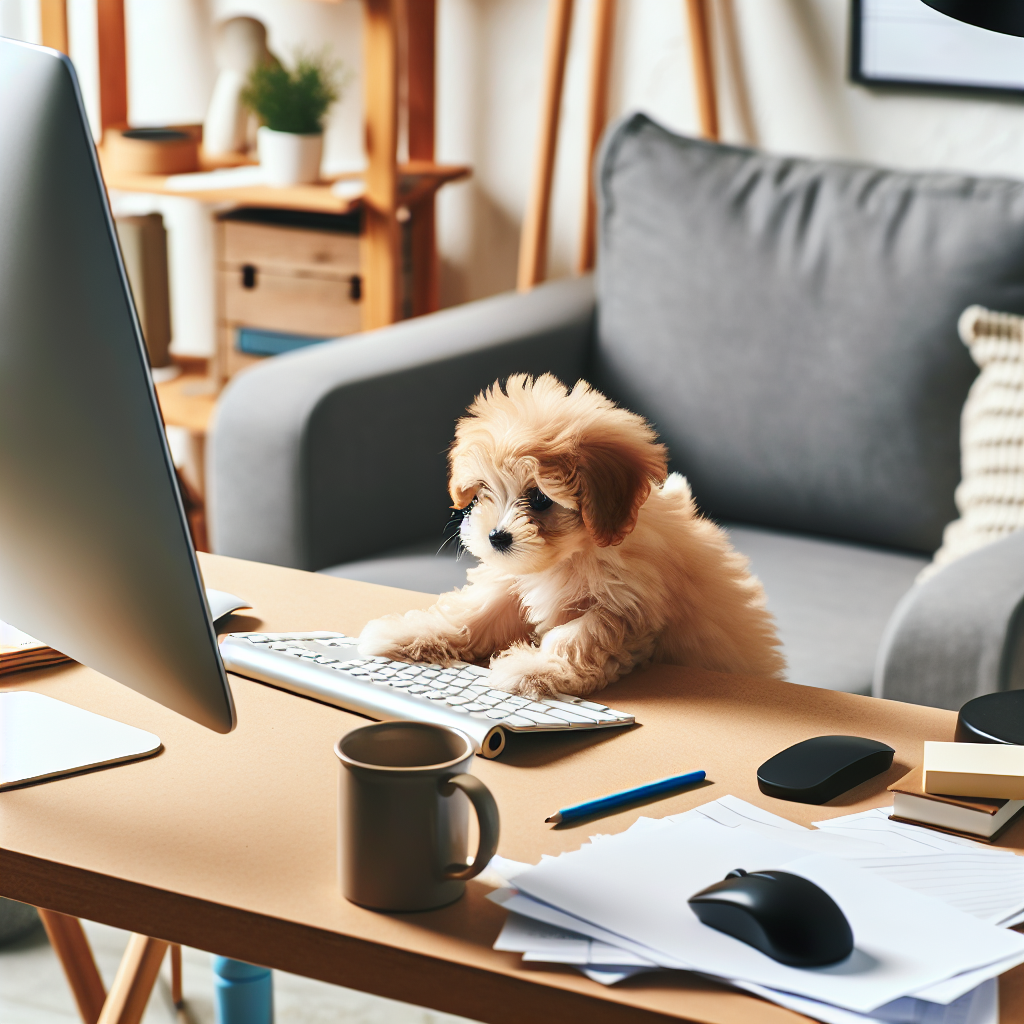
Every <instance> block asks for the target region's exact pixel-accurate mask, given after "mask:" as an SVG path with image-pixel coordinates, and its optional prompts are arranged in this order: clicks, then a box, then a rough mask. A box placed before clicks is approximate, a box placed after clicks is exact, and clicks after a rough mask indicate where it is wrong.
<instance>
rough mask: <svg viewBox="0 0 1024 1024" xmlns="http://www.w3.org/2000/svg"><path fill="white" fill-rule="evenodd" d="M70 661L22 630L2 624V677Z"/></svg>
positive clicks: (0, 648)
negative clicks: (11, 673)
mask: <svg viewBox="0 0 1024 1024" xmlns="http://www.w3.org/2000/svg"><path fill="white" fill-rule="evenodd" d="M70 660H71V659H70V658H69V657H68V656H67V655H66V654H61V653H60V651H55V650H54V649H53V648H52V647H48V646H47V645H46V644H44V643H43V642H42V641H40V640H36V639H35V638H33V637H30V636H29V635H28V634H27V633H22V632H21V630H20V629H15V628H14V627H13V626H9V625H8V624H7V623H6V622H0V676H5V675H7V674H8V673H10V672H24V671H25V670H26V669H30V668H42V667H43V666H44V665H56V664H59V663H60V662H62V661H70Z"/></svg>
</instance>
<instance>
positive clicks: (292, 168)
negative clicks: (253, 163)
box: [256, 126, 324, 188]
mask: <svg viewBox="0 0 1024 1024" xmlns="http://www.w3.org/2000/svg"><path fill="white" fill-rule="evenodd" d="M256 145H257V148H258V150H259V154H260V167H262V168H263V172H264V174H265V175H266V182H267V184H268V185H274V186H276V187H278V188H283V187H284V186H286V185H308V184H309V183H310V182H314V181H319V180H320V157H321V156H322V155H323V151H324V137H323V135H322V134H317V135H296V134H295V133H294V132H275V131H274V130H273V129H271V128H267V127H266V126H264V127H262V128H260V130H259V131H258V132H257V133H256Z"/></svg>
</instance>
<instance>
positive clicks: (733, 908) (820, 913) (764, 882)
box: [687, 868, 853, 967]
mask: <svg viewBox="0 0 1024 1024" xmlns="http://www.w3.org/2000/svg"><path fill="white" fill-rule="evenodd" d="M687 902H688V903H689V904H690V906H691V907H692V908H693V912H694V913H695V914H696V915H697V917H698V918H700V920H701V922H702V923H703V924H706V925H709V926H710V927H712V928H717V929H718V931H720V932H725V933H726V935H731V936H733V938H736V939H739V940H740V942H745V943H747V945H748V946H753V947H754V948H755V949H759V950H760V951H761V952H762V953H764V954H765V955H766V956H770V957H771V958H772V959H773V960H778V961H779V963H783V964H786V965H788V966H789V967H824V966H825V965H826V964H834V963H836V962H837V961H839V960H843V959H845V958H846V957H848V956H849V955H850V953H852V952H853V931H852V930H851V928H850V922H849V921H847V920H846V915H845V914H844V913H843V912H842V910H840V909H839V906H838V905H837V904H836V902H835V900H833V899H832V897H831V896H829V894H828V893H827V892H825V890H824V889H821V888H819V887H818V886H817V885H815V884H814V883H813V882H812V881H810V880H809V879H806V878H802V877H801V876H800V875H793V874H790V872H788V871H752V872H750V873H749V874H748V873H747V872H746V871H744V870H743V869H742V868H737V869H736V870H735V871H730V872H729V874H728V875H726V876H725V879H724V880H723V881H721V882H716V883H715V884H714V885H709V886H708V887H707V888H706V889H702V890H701V891H700V892H698V893H696V894H695V895H693V896H691V897H690V899H689V900H688V901H687Z"/></svg>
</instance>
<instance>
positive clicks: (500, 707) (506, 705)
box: [494, 700, 519, 715]
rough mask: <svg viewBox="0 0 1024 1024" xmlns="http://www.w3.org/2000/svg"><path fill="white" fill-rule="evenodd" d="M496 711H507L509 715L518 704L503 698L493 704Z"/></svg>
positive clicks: (513, 712)
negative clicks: (498, 702)
mask: <svg viewBox="0 0 1024 1024" xmlns="http://www.w3.org/2000/svg"><path fill="white" fill-rule="evenodd" d="M494 707H495V710H496V711H507V712H508V713H509V714H510V715H514V714H515V713H516V712H517V711H518V710H519V705H518V704H513V703H512V701H510V700H503V701H502V702H501V703H500V704H495V705H494Z"/></svg>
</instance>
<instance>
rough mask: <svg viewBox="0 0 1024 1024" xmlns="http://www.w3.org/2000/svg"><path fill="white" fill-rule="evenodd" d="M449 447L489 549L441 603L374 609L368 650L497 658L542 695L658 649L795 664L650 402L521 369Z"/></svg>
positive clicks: (468, 522)
mask: <svg viewBox="0 0 1024 1024" xmlns="http://www.w3.org/2000/svg"><path fill="white" fill-rule="evenodd" d="M449 462H450V466H451V474H450V480H449V489H450V491H451V496H452V500H453V502H454V507H455V508H456V509H464V510H465V514H464V518H463V520H462V526H461V530H460V533H461V539H462V543H463V544H464V545H465V546H466V547H467V548H468V549H469V551H470V552H472V554H474V555H475V556H476V557H477V558H478V559H479V561H480V564H479V566H477V567H476V568H473V569H470V570H469V572H468V573H467V577H468V579H469V584H468V585H467V586H465V587H463V588H462V589H461V590H455V591H453V592H452V593H449V594H442V595H441V597H440V598H439V599H438V601H437V603H436V604H435V605H434V606H433V607H431V608H430V609H428V610H427V611H413V612H409V613H407V614H406V615H403V616H397V615H393V616H387V617H385V618H382V619H376V620H374V621H373V622H370V623H369V624H368V625H367V626H366V628H365V629H364V630H363V633H362V636H361V637H360V650H361V651H362V652H363V653H364V654H366V655H371V654H372V655H384V656H387V657H391V658H396V659H399V660H404V661H432V662H440V663H442V664H444V663H449V662H451V661H458V660H462V661H480V660H482V659H490V662H491V668H492V669H493V675H492V677H491V683H492V685H494V686H495V687H498V688H500V689H504V690H509V691H511V692H513V693H520V694H524V695H535V696H546V695H550V694H552V693H556V692H557V693H567V694H575V695H578V696H583V695H585V694H589V693H594V692H596V691H597V690H600V689H602V688H603V687H605V686H606V685H607V684H608V683H610V682H612V681H613V680H615V679H617V678H618V677H619V676H621V675H623V674H625V673H626V672H629V671H630V669H632V668H634V667H635V666H637V665H642V664H645V663H647V662H650V661H656V662H668V663H670V664H673V665H691V666H696V667H700V668H706V669H713V670H715V671H719V672H736V673H742V674H744V675H751V676H769V677H772V678H776V679H777V678H780V677H781V674H782V672H783V670H784V667H785V663H784V661H783V658H782V655H781V654H780V652H779V650H778V644H779V640H778V637H777V636H776V633H775V627H774V623H773V620H772V617H771V616H770V614H769V613H768V612H767V610H766V609H765V601H764V593H763V591H762V588H761V584H760V582H759V581H758V580H757V579H756V578H754V577H753V576H751V575H750V573H749V572H748V569H747V559H746V558H744V557H743V556H742V555H740V554H738V553H737V552H736V551H735V550H734V549H733V548H732V545H731V544H730V543H729V539H728V537H727V536H726V534H725V532H724V531H723V530H721V529H719V527H717V526H715V524H714V523H712V522H710V521H708V520H707V519H703V518H701V517H700V516H699V515H698V514H697V511H696V508H695V506H694V501H693V497H692V496H691V494H690V488H689V485H688V484H687V482H686V480H685V479H684V478H683V477H682V476H680V475H679V474H677V473H673V474H671V475H668V473H667V453H666V451H665V447H664V445H660V444H657V443H656V435H655V433H654V431H653V430H652V429H651V427H650V426H649V425H648V424H647V423H646V422H645V421H644V420H643V419H642V418H641V417H640V416H637V415H636V414H635V413H631V412H628V411H626V410H625V409H619V408H617V407H616V406H615V405H614V404H613V403H612V402H610V401H609V400H608V399H607V398H605V397H604V395H602V394H600V393H599V392H597V391H595V390H593V388H591V387H590V385H588V384H587V383H585V382H584V381H580V382H579V383H577V384H576V386H575V387H573V388H572V390H567V389H566V387H565V386H564V385H563V384H562V383H561V382H560V381H558V380H557V379H556V378H554V377H552V376H549V375H545V376H543V377H539V378H538V379H536V380H533V379H531V378H529V377H526V376H523V375H518V376H514V377H511V378H510V379H509V380H508V382H507V384H506V386H505V388H504V389H502V388H501V387H500V386H499V385H498V384H495V385H493V386H492V387H491V388H489V389H488V390H487V391H485V392H483V393H482V394H481V395H480V396H479V397H478V398H477V399H476V401H475V402H474V403H473V404H472V405H471V406H470V408H469V410H468V415H467V416H465V417H464V418H463V419H461V420H459V423H458V425H457V427H456V430H455V442H454V444H453V446H452V449H451V453H450V456H449Z"/></svg>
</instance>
